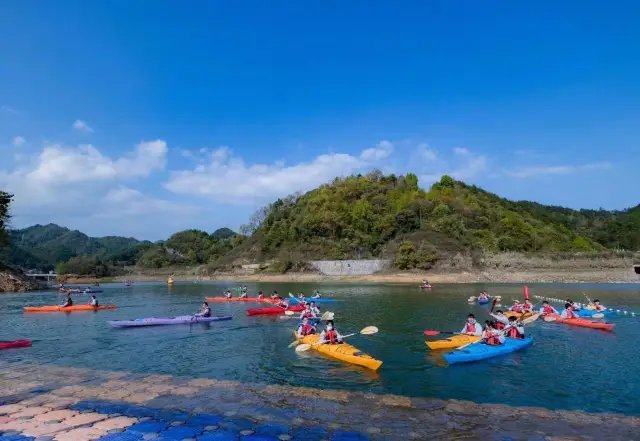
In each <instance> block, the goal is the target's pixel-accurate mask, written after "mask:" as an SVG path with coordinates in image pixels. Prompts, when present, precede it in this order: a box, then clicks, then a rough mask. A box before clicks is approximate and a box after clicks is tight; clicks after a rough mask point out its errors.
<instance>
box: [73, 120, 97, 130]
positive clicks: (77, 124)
mask: <svg viewBox="0 0 640 441" xmlns="http://www.w3.org/2000/svg"><path fill="white" fill-rule="evenodd" d="M72 127H73V129H74V130H77V131H78V132H85V133H93V131H94V130H93V129H92V128H91V127H90V126H89V124H87V123H86V122H85V121H82V120H81V119H77V120H75V121H74V123H73V125H72Z"/></svg>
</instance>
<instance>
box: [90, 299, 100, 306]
mask: <svg viewBox="0 0 640 441" xmlns="http://www.w3.org/2000/svg"><path fill="white" fill-rule="evenodd" d="M89 305H91V306H93V307H94V308H97V307H98V306H100V305H99V304H98V299H96V296H91V301H90V302H89Z"/></svg>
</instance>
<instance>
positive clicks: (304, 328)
mask: <svg viewBox="0 0 640 441" xmlns="http://www.w3.org/2000/svg"><path fill="white" fill-rule="evenodd" d="M300 331H301V335H303V336H304V335H310V334H315V333H316V331H315V329H313V326H311V325H310V324H308V323H307V324H306V325H304V324H303V325H300Z"/></svg>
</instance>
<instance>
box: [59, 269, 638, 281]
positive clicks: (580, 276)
mask: <svg viewBox="0 0 640 441" xmlns="http://www.w3.org/2000/svg"><path fill="white" fill-rule="evenodd" d="M172 274H173V280H174V281H175V282H180V281H196V280H200V281H221V282H223V281H225V282H247V283H256V282H261V283H390V284H420V283H421V282H422V280H424V279H427V280H428V281H429V283H431V284H438V283H640V276H638V275H637V274H635V272H634V271H633V270H631V269H629V270H619V269H602V270H580V271H567V270H562V271H551V270H540V271H531V270H529V271H499V270H487V271H478V272H456V273H453V272H449V273H437V272H434V273H430V272H429V273H403V272H396V273H385V274H371V275H360V276H326V275H323V274H317V273H286V274H273V273H250V272H234V273H220V274H215V275H212V276H198V275H196V274H195V271H191V272H187V271H184V270H183V271H174V272H173V273H169V272H162V273H160V272H158V273H155V274H148V273H139V274H131V275H129V276H126V277H119V278H118V280H125V279H128V280H132V281H138V282H142V281H166V280H167V278H168V277H169V276H170V275H172ZM83 280H84V279H83ZM78 281H80V280H78ZM71 282H72V281H71V280H69V281H68V283H71ZM81 283H82V282H81ZM85 283H86V282H85Z"/></svg>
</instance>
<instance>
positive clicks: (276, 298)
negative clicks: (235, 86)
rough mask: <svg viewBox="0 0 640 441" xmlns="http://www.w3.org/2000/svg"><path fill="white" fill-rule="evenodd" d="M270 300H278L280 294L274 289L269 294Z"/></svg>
mask: <svg viewBox="0 0 640 441" xmlns="http://www.w3.org/2000/svg"><path fill="white" fill-rule="evenodd" d="M271 300H280V296H279V295H278V291H274V292H273V294H271Z"/></svg>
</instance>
